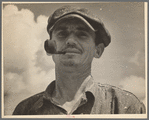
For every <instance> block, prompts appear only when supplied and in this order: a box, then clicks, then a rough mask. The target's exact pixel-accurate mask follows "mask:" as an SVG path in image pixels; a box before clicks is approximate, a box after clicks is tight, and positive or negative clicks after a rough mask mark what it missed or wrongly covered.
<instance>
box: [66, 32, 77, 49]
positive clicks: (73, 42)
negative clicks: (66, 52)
mask: <svg viewBox="0 0 149 120" xmlns="http://www.w3.org/2000/svg"><path fill="white" fill-rule="evenodd" d="M76 44H77V38H76V37H75V35H73V34H72V35H70V36H69V37H68V38H67V41H66V45H68V46H75V45H76Z"/></svg>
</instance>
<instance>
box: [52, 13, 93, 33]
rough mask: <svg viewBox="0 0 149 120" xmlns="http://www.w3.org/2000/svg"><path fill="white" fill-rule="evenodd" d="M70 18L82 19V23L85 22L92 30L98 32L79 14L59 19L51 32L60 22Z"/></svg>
mask: <svg viewBox="0 0 149 120" xmlns="http://www.w3.org/2000/svg"><path fill="white" fill-rule="evenodd" d="M68 18H78V19H80V20H81V21H83V22H84V23H85V24H86V25H87V26H88V27H89V28H90V29H91V30H93V31H96V30H95V29H94V28H93V27H92V26H91V25H90V23H89V22H88V21H87V20H85V19H84V18H83V17H82V16H80V15H77V14H68V15H65V16H62V17H61V18H59V19H58V20H57V21H56V22H55V23H54V25H53V26H52V27H51V28H50V31H51V30H52V29H53V28H54V26H55V25H56V24H57V23H58V22H60V21H61V20H64V19H68Z"/></svg>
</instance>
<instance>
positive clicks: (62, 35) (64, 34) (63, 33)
mask: <svg viewBox="0 0 149 120" xmlns="http://www.w3.org/2000/svg"><path fill="white" fill-rule="evenodd" d="M57 36H58V37H59V38H65V37H67V32H66V31H59V32H58V33H57Z"/></svg>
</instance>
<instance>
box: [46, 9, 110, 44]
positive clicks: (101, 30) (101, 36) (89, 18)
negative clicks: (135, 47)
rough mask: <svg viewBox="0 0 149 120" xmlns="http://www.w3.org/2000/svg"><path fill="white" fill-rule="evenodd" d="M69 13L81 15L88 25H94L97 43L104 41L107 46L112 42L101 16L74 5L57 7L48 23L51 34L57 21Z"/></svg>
mask: <svg viewBox="0 0 149 120" xmlns="http://www.w3.org/2000/svg"><path fill="white" fill-rule="evenodd" d="M68 15H69V16H70V15H73V16H75V15H76V17H78V16H80V17H78V18H80V19H82V20H83V21H84V22H86V24H87V25H91V26H92V28H93V29H94V30H95V34H96V40H95V44H96V45H98V44H99V43H104V45H105V47H107V46H108V45H109V43H110V42H111V36H110V34H109V32H108V30H107V29H106V28H105V26H104V24H103V23H102V21H101V20H100V18H98V17H97V16H95V15H94V14H93V13H92V12H91V11H89V10H88V9H87V8H79V7H74V6H63V7H61V8H59V9H57V10H56V11H55V12H54V13H53V14H52V15H51V16H50V17H49V19H48V25H47V31H48V33H49V34H50V35H51V32H52V28H53V27H54V25H55V24H56V23H57V21H59V20H61V19H62V18H66V16H68ZM89 27H90V26H89Z"/></svg>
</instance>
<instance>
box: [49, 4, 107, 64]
mask: <svg viewBox="0 0 149 120" xmlns="http://www.w3.org/2000/svg"><path fill="white" fill-rule="evenodd" d="M47 30H48V33H49V34H50V39H51V40H52V41H54V42H55V43H56V46H57V48H56V49H57V51H64V52H66V54H64V55H53V59H54V61H55V63H56V64H59V63H60V64H61V63H62V64H63V65H67V66H72V65H73V66H74V65H80V64H82V65H84V64H91V62H92V59H93V57H96V58H98V57H100V56H101V54H102V52H103V50H104V47H106V46H107V45H108V44H109V43H110V35H109V34H108V32H107V31H106V29H105V28H104V26H103V24H102V23H101V21H100V20H99V19H97V18H95V16H94V15H93V14H91V13H90V12H89V11H88V10H87V9H84V8H83V9H80V8H74V7H70V6H65V7H62V8H60V9H58V10H56V11H55V12H54V13H53V14H52V16H51V17H50V18H49V20H48V26H47Z"/></svg>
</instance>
